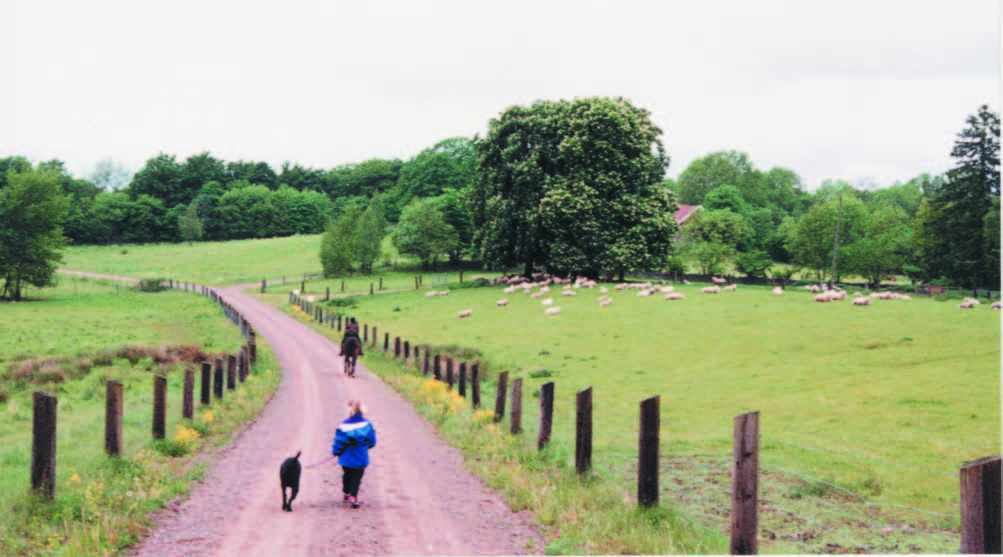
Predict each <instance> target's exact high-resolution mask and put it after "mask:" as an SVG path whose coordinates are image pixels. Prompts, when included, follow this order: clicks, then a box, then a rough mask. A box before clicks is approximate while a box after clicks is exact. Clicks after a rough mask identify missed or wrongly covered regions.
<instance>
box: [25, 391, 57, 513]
mask: <svg viewBox="0 0 1003 557" xmlns="http://www.w3.org/2000/svg"><path fill="white" fill-rule="evenodd" d="M32 402H33V406H34V408H33V414H32V422H31V488H32V489H40V490H41V491H42V493H43V494H44V495H45V496H46V497H48V498H49V499H51V498H52V495H53V493H54V492H55V489H56V403H57V401H56V397H54V396H52V395H51V394H49V393H45V392H42V391H35V393H34V394H33V395H32Z"/></svg>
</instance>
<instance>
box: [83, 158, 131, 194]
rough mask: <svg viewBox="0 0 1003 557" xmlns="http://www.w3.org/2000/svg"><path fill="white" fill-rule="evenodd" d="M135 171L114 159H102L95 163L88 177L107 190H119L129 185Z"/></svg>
mask: <svg viewBox="0 0 1003 557" xmlns="http://www.w3.org/2000/svg"><path fill="white" fill-rule="evenodd" d="M132 174H133V172H132V171H131V170H129V169H128V168H127V167H126V166H125V165H123V164H121V163H118V162H115V161H114V160H112V159H101V160H99V161H98V162H97V164H95V165H94V169H93V170H91V173H90V174H89V175H88V179H89V180H90V181H91V183H93V184H94V185H95V186H97V187H99V188H101V189H103V190H105V191H119V190H121V189H123V188H125V187H126V186H128V185H129V181H130V180H132Z"/></svg>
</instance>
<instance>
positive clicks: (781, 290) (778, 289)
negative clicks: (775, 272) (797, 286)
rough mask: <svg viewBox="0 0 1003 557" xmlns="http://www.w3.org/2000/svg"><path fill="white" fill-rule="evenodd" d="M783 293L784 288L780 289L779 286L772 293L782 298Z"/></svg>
mask: <svg viewBox="0 0 1003 557" xmlns="http://www.w3.org/2000/svg"><path fill="white" fill-rule="evenodd" d="M783 293H784V289H783V288H780V287H779V286H777V287H774V288H773V292H772V294H773V295H774V296H780V295H782V294H783Z"/></svg>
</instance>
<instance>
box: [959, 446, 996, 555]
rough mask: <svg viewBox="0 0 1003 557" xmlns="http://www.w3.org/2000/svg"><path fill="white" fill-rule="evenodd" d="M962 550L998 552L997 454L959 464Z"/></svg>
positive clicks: (982, 552)
mask: <svg viewBox="0 0 1003 557" xmlns="http://www.w3.org/2000/svg"><path fill="white" fill-rule="evenodd" d="M960 475H961V552H962V553H979V554H987V555H988V554H999V553H1000V550H1001V547H1000V545H1001V543H1003V542H1001V539H1003V536H1001V533H1000V525H1001V516H1000V457H999V456H990V457H986V458H982V459H979V460H976V461H973V462H969V463H967V464H965V465H964V466H962V467H961V472H960Z"/></svg>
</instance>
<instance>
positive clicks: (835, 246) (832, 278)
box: [829, 192, 843, 290]
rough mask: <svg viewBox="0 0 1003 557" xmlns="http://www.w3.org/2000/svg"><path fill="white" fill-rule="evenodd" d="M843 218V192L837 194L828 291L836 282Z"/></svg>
mask: <svg viewBox="0 0 1003 557" xmlns="http://www.w3.org/2000/svg"><path fill="white" fill-rule="evenodd" d="M842 217H843V192H839V209H838V210H837V211H836V239H835V240H834V241H833V244H832V273H830V274H829V290H832V289H833V287H834V286H835V282H836V250H837V249H839V221H840V219H842Z"/></svg>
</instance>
